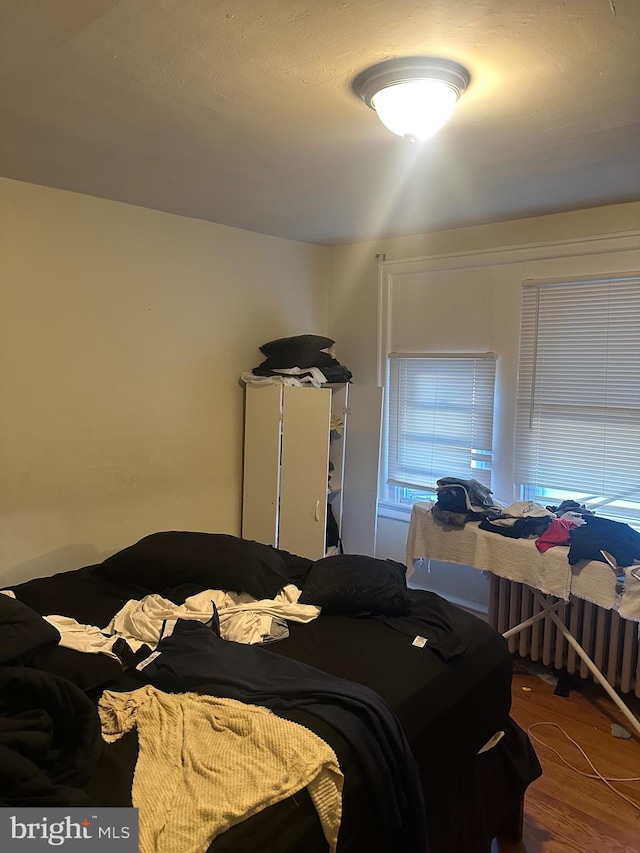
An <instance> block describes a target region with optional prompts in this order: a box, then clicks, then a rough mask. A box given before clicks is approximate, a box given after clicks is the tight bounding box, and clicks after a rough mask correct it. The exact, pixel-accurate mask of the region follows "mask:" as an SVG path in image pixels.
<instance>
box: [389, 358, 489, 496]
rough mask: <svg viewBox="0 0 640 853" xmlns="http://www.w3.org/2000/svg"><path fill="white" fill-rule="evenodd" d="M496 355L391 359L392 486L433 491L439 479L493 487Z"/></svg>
mask: <svg viewBox="0 0 640 853" xmlns="http://www.w3.org/2000/svg"><path fill="white" fill-rule="evenodd" d="M495 366H496V360H495V355H494V354H493V353H482V354H475V353H464V354H460V355H457V354H446V355H440V354H438V355H435V354H434V355H428V354H422V353H420V354H409V353H391V354H390V355H389V377H388V398H387V403H388V409H387V417H388V442H387V482H388V483H391V484H394V485H397V486H404V487H405V488H417V489H427V490H431V489H433V488H434V487H435V484H436V481H437V480H438V479H440V477H460V478H462V479H476V480H478V481H479V482H481V483H484V484H485V485H486V486H489V487H490V486H491V463H492V434H493V398H494V385H495Z"/></svg>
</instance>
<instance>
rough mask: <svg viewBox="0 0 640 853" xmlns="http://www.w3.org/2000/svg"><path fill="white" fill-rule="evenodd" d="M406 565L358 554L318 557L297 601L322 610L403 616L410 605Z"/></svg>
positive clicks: (326, 611)
mask: <svg viewBox="0 0 640 853" xmlns="http://www.w3.org/2000/svg"><path fill="white" fill-rule="evenodd" d="M406 571H407V569H406V566H403V565H402V563H396V562H394V561H393V560H376V559H375V558H373V557H365V556H361V555H359V554H337V555H335V556H333V557H324V558H323V559H322V560H317V561H316V562H315V563H314V564H313V565H312V566H311V569H310V571H309V575H308V576H307V580H306V581H305V584H304V588H303V591H302V595H301V596H300V599H299V602H300V604H315V605H316V606H318V607H322V609H323V612H325V613H342V614H345V615H375V616H402V615H403V614H405V613H406V612H407V610H408V608H409V592H408V589H407V580H406Z"/></svg>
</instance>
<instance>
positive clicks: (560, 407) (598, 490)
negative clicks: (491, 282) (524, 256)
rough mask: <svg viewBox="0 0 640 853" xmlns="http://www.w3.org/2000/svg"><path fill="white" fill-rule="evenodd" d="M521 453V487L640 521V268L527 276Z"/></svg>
mask: <svg viewBox="0 0 640 853" xmlns="http://www.w3.org/2000/svg"><path fill="white" fill-rule="evenodd" d="M515 461H516V465H515V476H516V481H517V482H518V483H519V484H520V485H521V486H525V487H527V486H529V487H534V488H535V490H536V491H537V492H538V493H541V494H544V490H545V489H554V490H564V491H566V492H572V493H575V494H577V495H580V496H581V497H582V498H583V499H584V500H588V501H591V502H592V503H593V505H595V506H598V505H600V506H602V507H603V514H605V515H610V516H613V517H618V518H620V519H622V520H633V519H634V518H635V519H640V277H639V276H634V277H625V278H615V279H607V280H590V281H565V282H537V283H536V282H530V283H529V282H527V283H525V285H524V291H523V305H522V322H521V341H520V369H519V375H518V402H517V426H516V460H515ZM605 509H608V510H609V511H605Z"/></svg>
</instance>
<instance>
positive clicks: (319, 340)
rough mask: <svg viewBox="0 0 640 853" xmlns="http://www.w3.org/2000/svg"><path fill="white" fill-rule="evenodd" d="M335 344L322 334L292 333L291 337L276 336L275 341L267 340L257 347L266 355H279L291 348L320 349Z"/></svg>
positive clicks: (289, 350)
mask: <svg viewBox="0 0 640 853" xmlns="http://www.w3.org/2000/svg"><path fill="white" fill-rule="evenodd" d="M334 344H335V341H334V340H332V339H331V338H325V337H323V336H322V335H294V336H293V337H291V338H278V339H277V340H275V341H267V343H266V344H262V346H261V347H260V348H259V349H260V352H262V353H264V354H265V355H266V356H269V355H276V356H277V355H281V354H282V353H284V352H291V351H292V350H309V349H310V350H321V349H328V348H329V347H332V346H333V345H334Z"/></svg>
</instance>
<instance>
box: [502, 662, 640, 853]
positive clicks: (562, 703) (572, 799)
mask: <svg viewBox="0 0 640 853" xmlns="http://www.w3.org/2000/svg"><path fill="white" fill-rule="evenodd" d="M512 697H513V706H512V711H511V714H512V716H513V718H514V719H515V720H516V722H517V723H518V724H519V725H520V726H522V728H524V729H525V730H526V731H528V730H529V729H530V727H531V726H532V725H533V724H535V723H542V722H546V723H549V722H550V723H556V724H558V725H559V726H561V727H562V728H563V729H564V730H565V731H566V732H567V734H568V735H569V736H570V737H572V738H573V739H574V740H575V741H577V743H578V744H579V745H580V746H581V747H582V749H584V751H585V752H586V753H587V755H588V756H589V758H590V759H591V761H592V762H593V764H594V765H595V767H596V769H597V770H598V771H599V772H600V773H602V774H603V775H605V776H611V777H617V778H626V777H630V776H635V777H638V776H640V740H639V739H638V738H637V737H636V736H635V735H634V737H632V738H630V739H628V740H622V739H620V738H615V737H613V736H612V734H611V723H614V722H615V723H618V724H619V725H621V726H624V727H625V728H627V729H628V724H626V721H625V719H624V717H623V716H622V714H620V712H619V710H618V709H617V708H616V706H615V705H614V704H613V702H611V700H610V699H609V697H608V696H606V694H605V693H604V691H603V690H602V688H600V687H598V686H597V685H593V684H591V683H590V682H585V683H584V684H583V685H581V689H580V690H572V691H571V695H570V696H569V697H568V698H565V697H561V696H555V695H554V693H553V687H552V686H550V685H548V684H546V683H545V682H544V681H542V679H540V678H539V677H538V676H536V675H533V674H525V673H521V672H516V674H515V675H514V679H513V689H512ZM627 700H629V702H628V703H629V705H630V707H631V709H632V710H633V712H634V713H635V714H640V702H638V701H637V699H635V697H631V698H630V699H629V695H628V694H627V695H626V696H625V701H627ZM531 734H534V735H535V736H536V737H538V738H540V739H541V740H543V741H544V743H545V744H548V745H549V746H551V747H553V748H554V749H556V750H557V751H558V753H559V754H560V755H561V756H562V757H563V758H565V760H566V761H568V762H570V763H571V764H572V765H574V766H575V767H578V768H579V769H581V770H583V771H584V772H586V773H591V772H592V771H591V769H590V767H589V765H588V763H587V762H586V761H585V759H584V758H583V757H582V756H581V755H580V753H579V751H578V750H577V749H576V748H575V746H573V744H571V742H570V741H569V740H567V738H566V737H565V736H564V735H563V734H562V733H561V732H560V731H559V730H558V729H557V728H552V727H550V726H539V727H537V728H534V729H532V730H531V731H530V736H531ZM534 747H535V750H536V752H537V754H538V758H539V759H540V763H541V764H542V768H543V775H542V776H541V778H540V779H538V780H537V781H536V782H534V783H533V784H532V785H530V787H529V789H528V791H527V795H526V797H525V823H524V836H523V839H522V842H520V844H511V843H506V842H498V841H495V842H494V844H493V847H492V853H639V851H640V782H626V783H625V782H616V783H612V784H613V786H614V788H616V789H617V790H619V791H620V792H622V793H623V794H625V795H626V796H627V797H629V798H630V799H632V800H634V801H635V802H636V803H637V805H638V808H634V807H633V806H632V805H631V804H629V803H627V802H625V801H624V800H623V799H622V798H621V797H618V796H617V795H616V794H615V793H614V792H613V791H611V790H610V789H609V788H608V787H607V786H606V785H605V784H604V782H602V781H600V780H598V779H587V778H585V777H584V776H581V775H580V774H579V773H577V772H575V771H574V770H572V769H570V768H569V767H567V766H566V765H565V764H564V763H563V762H562V760H561V758H559V757H558V756H557V755H556V754H555V753H553V752H552V751H551V750H550V749H548V748H547V747H546V746H543V745H539V744H537V743H535V742H534Z"/></svg>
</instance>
